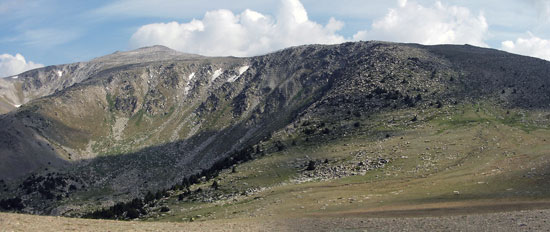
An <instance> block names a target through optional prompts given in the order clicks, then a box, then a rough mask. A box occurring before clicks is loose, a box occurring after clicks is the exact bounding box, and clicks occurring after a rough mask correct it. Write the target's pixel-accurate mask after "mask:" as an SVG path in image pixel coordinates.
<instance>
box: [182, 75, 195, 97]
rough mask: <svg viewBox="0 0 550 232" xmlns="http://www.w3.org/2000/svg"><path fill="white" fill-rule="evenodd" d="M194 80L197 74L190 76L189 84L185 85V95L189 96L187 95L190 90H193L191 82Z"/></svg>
mask: <svg viewBox="0 0 550 232" xmlns="http://www.w3.org/2000/svg"><path fill="white" fill-rule="evenodd" d="M193 78H195V73H191V74H189V78H188V79H187V84H185V88H183V92H184V93H185V95H187V93H189V90H191V80H193Z"/></svg>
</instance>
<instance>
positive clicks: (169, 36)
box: [130, 0, 346, 56]
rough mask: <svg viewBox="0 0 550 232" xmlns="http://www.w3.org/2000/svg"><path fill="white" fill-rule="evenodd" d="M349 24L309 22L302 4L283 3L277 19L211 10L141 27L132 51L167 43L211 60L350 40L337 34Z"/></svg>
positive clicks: (248, 12)
mask: <svg viewBox="0 0 550 232" xmlns="http://www.w3.org/2000/svg"><path fill="white" fill-rule="evenodd" d="M343 26H344V24H343V23H342V22H341V21H338V20H336V19H334V18H331V19H330V20H329V22H328V23H327V24H326V25H321V24H318V23H316V22H313V21H311V20H309V18H308V14H307V12H306V10H305V8H304V6H303V5H302V3H301V2H300V1H299V0H282V1H281V4H280V8H279V10H278V13H277V14H276V16H275V17H273V16H270V15H264V14H262V13H259V12H256V11H253V10H249V9H247V10H245V11H244V12H242V13H240V14H234V13H233V12H231V11H229V10H216V11H209V12H207V13H206V14H205V15H204V17H203V18H202V19H194V20H192V21H190V22H184V23H179V22H170V23H155V24H148V25H144V26H142V27H140V28H139V29H138V30H137V31H136V32H135V33H134V34H133V35H132V37H131V39H130V43H131V46H132V47H143V46H150V45H157V44H160V45H165V46H168V47H170V48H173V49H176V50H179V51H183V52H189V53H197V54H202V55H209V56H225V55H233V56H252V55H259V54H263V53H267V52H271V51H274V50H278V49H281V48H286V47H289V46H295V45H302V44H335V43H341V42H345V41H346V40H345V38H344V37H343V36H341V35H339V34H338V33H337V32H338V31H339V30H341V29H342V27H343Z"/></svg>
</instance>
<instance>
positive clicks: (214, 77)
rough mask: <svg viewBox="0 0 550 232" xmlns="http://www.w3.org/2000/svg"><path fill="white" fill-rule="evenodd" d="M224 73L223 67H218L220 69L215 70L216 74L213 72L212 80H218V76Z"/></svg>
mask: <svg viewBox="0 0 550 232" xmlns="http://www.w3.org/2000/svg"><path fill="white" fill-rule="evenodd" d="M222 73H223V72H222V69H221V68H220V69H218V70H216V71H214V74H212V81H214V80H216V78H218V77H219V76H221V75H222Z"/></svg>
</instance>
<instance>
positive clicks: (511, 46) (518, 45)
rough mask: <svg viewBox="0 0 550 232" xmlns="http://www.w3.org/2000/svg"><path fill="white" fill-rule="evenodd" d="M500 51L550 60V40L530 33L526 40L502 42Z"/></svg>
mask: <svg viewBox="0 0 550 232" xmlns="http://www.w3.org/2000/svg"><path fill="white" fill-rule="evenodd" d="M502 50H505V51H508V52H512V53H517V54H521V55H526V56H533V57H538V58H541V59H546V60H550V40H545V39H542V38H539V37H537V36H535V35H533V34H532V33H529V37H528V38H518V39H516V41H511V40H507V41H504V42H502Z"/></svg>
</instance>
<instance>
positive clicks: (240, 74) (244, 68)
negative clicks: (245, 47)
mask: <svg viewBox="0 0 550 232" xmlns="http://www.w3.org/2000/svg"><path fill="white" fill-rule="evenodd" d="M248 68H250V66H248V65H247V66H242V67H240V68H239V75H238V76H231V77H229V79H227V82H235V81H236V80H237V79H239V77H241V76H242V75H243V73H244V72H246V70H248Z"/></svg>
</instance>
